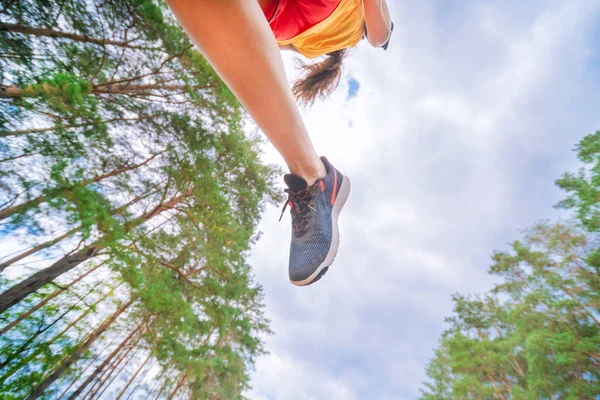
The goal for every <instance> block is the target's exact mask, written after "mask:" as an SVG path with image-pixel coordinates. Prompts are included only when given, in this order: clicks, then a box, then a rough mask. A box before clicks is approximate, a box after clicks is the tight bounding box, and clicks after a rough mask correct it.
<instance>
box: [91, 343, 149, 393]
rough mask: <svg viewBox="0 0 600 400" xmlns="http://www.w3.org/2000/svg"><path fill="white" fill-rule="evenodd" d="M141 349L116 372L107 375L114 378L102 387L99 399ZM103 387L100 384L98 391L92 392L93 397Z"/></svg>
mask: <svg viewBox="0 0 600 400" xmlns="http://www.w3.org/2000/svg"><path fill="white" fill-rule="evenodd" d="M140 351H141V349H138V350H136V352H135V353H133V354H132V355H131V357H129V358H128V359H127V361H126V362H125V363H124V364H123V365H122V366H121V368H119V370H118V371H117V372H116V373H114V374H111V375H108V376H107V379H108V378H110V377H111V376H112V378H111V379H110V381H109V382H108V383H107V384H106V386H104V388H103V389H102V391H101V392H100V393H99V394H98V396H97V397H96V398H98V399H101V398H102V395H103V394H104V392H106V390H107V389H108V388H109V387H110V385H112V383H113V382H114V381H115V379H117V377H118V376H119V375H121V372H122V371H123V369H125V367H126V366H127V364H129V362H130V361H131V360H132V359H133V357H135V356H136V355H137V353H138V352H140ZM113 371H114V369H113ZM101 388H102V386H100V387H99V388H98V389H96V392H94V393H93V394H92V397H91V398H94V396H95V395H96V393H97V392H98V390H100V389H101Z"/></svg>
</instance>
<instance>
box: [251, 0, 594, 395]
mask: <svg viewBox="0 0 600 400" xmlns="http://www.w3.org/2000/svg"><path fill="white" fill-rule="evenodd" d="M388 4H389V8H390V10H391V13H392V18H393V20H394V25H395V29H394V34H393V36H392V40H391V42H390V46H389V48H388V50H387V51H383V50H381V49H373V48H370V47H369V46H368V45H367V44H366V43H360V44H359V46H358V47H357V48H356V50H355V51H354V53H353V54H352V56H351V57H350V58H349V59H348V60H347V61H346V64H345V70H344V76H343V79H342V83H341V85H340V88H339V89H338V90H337V91H336V93H335V94H334V95H333V96H332V97H331V98H330V99H329V100H327V101H325V102H320V103H317V104H316V105H315V106H313V107H312V108H311V109H305V110H303V111H302V113H303V116H304V118H305V123H306V125H307V127H308V130H309V132H310V134H311V137H312V139H313V142H314V145H315V148H316V149H317V151H318V153H319V154H323V155H326V156H327V157H328V158H329V160H330V161H331V162H332V163H333V164H334V165H335V166H336V167H337V168H338V169H340V170H341V171H342V172H343V173H344V174H345V175H347V176H349V177H350V180H351V182H352V192H351V194H350V198H349V200H348V203H347V204H346V206H345V208H344V211H343V212H342V214H341V216H340V232H341V233H340V234H341V245H340V249H339V253H338V256H337V259H336V261H335V263H334V265H333V266H332V267H331V268H330V269H329V272H328V274H327V275H326V276H325V277H324V278H323V279H322V280H321V281H319V282H318V283H316V284H315V285H312V286H309V287H303V288H298V287H295V286H293V285H291V284H290V283H289V281H288V272H287V262H288V260H287V258H288V251H289V240H290V234H291V233H290V217H289V216H287V217H284V219H283V220H282V222H281V223H278V222H277V220H278V217H279V215H278V213H279V208H278V207H275V206H273V207H270V208H269V209H268V210H267V212H266V213H265V215H264V218H263V221H262V223H261V226H260V230H261V231H262V232H263V236H262V238H261V240H260V241H259V243H258V244H257V245H256V246H255V247H254V248H253V250H252V254H251V257H250V262H251V264H252V266H253V268H254V270H255V272H256V276H257V279H258V281H259V282H260V283H261V284H262V286H263V288H264V292H265V302H266V314H267V316H268V318H270V319H271V321H272V322H271V327H272V329H273V331H274V332H275V334H274V335H272V336H269V337H267V338H266V348H267V350H269V352H270V353H269V354H268V355H266V356H263V357H261V358H260V359H259V360H258V362H257V364H256V369H255V371H254V372H253V373H252V382H251V383H252V386H253V389H252V391H251V392H249V394H248V396H249V397H250V399H252V400H308V399H315V400H321V399H323V400H330V399H343V400H346V399H348V400H352V399H369V400H370V399H375V400H388V399H390V400H391V399H397V400H412V399H417V398H418V396H419V388H420V387H422V382H423V380H424V379H425V372H424V371H425V366H426V363H427V361H428V360H429V359H430V358H431V357H432V356H433V351H434V348H435V346H436V344H437V340H438V337H439V335H440V334H441V333H442V331H443V330H444V322H443V320H444V318H445V317H447V316H450V315H451V313H452V303H451V300H450V296H451V294H452V293H455V292H459V293H463V294H464V293H483V292H485V291H487V290H488V289H490V287H491V286H492V285H493V283H494V282H495V281H494V279H493V278H492V277H490V276H489V275H488V274H487V269H488V267H489V266H490V264H491V260H490V257H491V255H492V253H493V251H494V250H504V249H507V247H508V244H509V243H510V242H512V241H513V240H515V239H517V238H518V237H519V234H520V231H521V230H522V229H525V228H527V227H528V226H531V225H532V224H533V223H535V222H536V221H539V220H542V219H548V218H562V217H565V215H564V214H561V212H560V211H559V210H556V209H555V208H554V207H553V205H554V204H556V203H557V202H558V201H559V200H560V199H562V197H563V194H562V193H561V191H560V190H559V189H558V188H557V187H555V185H554V181H555V180H556V179H557V178H558V177H559V176H560V175H561V174H562V173H564V172H566V171H573V170H575V169H576V168H577V167H578V163H577V160H576V157H575V154H574V152H573V151H572V149H573V147H574V145H575V144H576V143H577V142H578V141H579V140H580V139H581V138H582V137H583V136H584V135H586V134H588V133H592V132H593V131H595V130H597V129H600V113H599V112H598V110H599V109H600V90H598V87H599V83H600V1H598V0H583V1H578V0H571V1H564V0H563V1H551V0H546V1H529V2H523V1H484V2H483V1H466V0H464V1H449V0H423V1H414V0H400V1H398V0H393V1H388ZM294 58H295V56H294V55H292V54H284V62H285V64H286V69H287V72H288V77H289V79H290V80H292V79H293V77H294V76H295V74H296V72H295V68H294ZM265 160H267V161H269V162H276V163H279V164H281V165H283V163H282V159H281V158H280V157H279V156H278V155H277V153H276V152H275V151H274V149H273V148H272V147H271V146H269V145H265ZM282 188H283V185H282Z"/></svg>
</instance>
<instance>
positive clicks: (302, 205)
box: [279, 185, 317, 237]
mask: <svg viewBox="0 0 600 400" xmlns="http://www.w3.org/2000/svg"><path fill="white" fill-rule="evenodd" d="M316 186H317V185H313V186H311V187H307V188H306V189H301V190H296V191H292V190H290V189H285V192H286V193H287V194H288V199H287V201H286V202H285V204H284V205H283V208H282V209H281V216H280V217H279V221H281V218H283V214H284V213H285V210H286V209H287V207H288V205H289V206H290V208H291V213H292V227H293V229H294V234H295V235H296V237H300V236H303V235H304V234H305V233H306V231H307V230H308V222H309V219H310V212H309V209H312V210H314V211H316V210H315V208H314V207H313V206H312V205H311V202H312V199H313V198H314V197H315V190H316V189H315V188H316Z"/></svg>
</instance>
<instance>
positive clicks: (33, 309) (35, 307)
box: [0, 261, 106, 336]
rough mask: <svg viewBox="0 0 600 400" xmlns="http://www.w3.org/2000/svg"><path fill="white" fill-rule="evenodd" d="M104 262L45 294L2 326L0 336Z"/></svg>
mask: <svg viewBox="0 0 600 400" xmlns="http://www.w3.org/2000/svg"><path fill="white" fill-rule="evenodd" d="M104 263H106V261H103V262H101V263H100V264H98V265H96V266H95V267H93V268H91V269H90V270H89V271H87V272H86V273H84V274H82V275H80V276H79V277H77V279H75V280H73V281H72V282H71V283H69V284H68V285H67V286H63V287H61V288H60V289H57V290H56V291H54V292H53V293H51V294H49V295H48V296H46V297H45V298H44V300H42V301H40V302H39V303H37V304H36V305H35V306H33V307H31V308H30V309H29V310H28V311H26V312H24V313H23V314H21V315H19V317H18V318H17V319H15V320H14V321H13V322H11V323H10V324H8V325H6V326H5V327H4V328H2V330H0V336H2V335H4V334H5V333H6V332H8V331H10V330H11V329H12V328H14V327H15V326H17V325H18V324H19V322H21V321H23V320H24V319H25V318H27V317H29V316H30V315H31V314H33V313H34V312H36V311H37V310H39V309H40V308H42V307H43V306H44V305H46V303H48V302H49V301H50V300H52V299H53V298H55V297H56V296H58V295H59V294H61V293H62V292H64V291H65V290H67V289H69V288H70V287H71V286H73V285H75V284H76V283H77V282H79V281H81V280H82V279H83V278H85V277H86V276H88V275H89V274H91V273H92V272H94V271H95V270H97V269H98V268H100V267H101V266H102V265H104Z"/></svg>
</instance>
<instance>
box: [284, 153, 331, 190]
mask: <svg viewBox="0 0 600 400" xmlns="http://www.w3.org/2000/svg"><path fill="white" fill-rule="evenodd" d="M290 171H291V172H292V173H293V174H296V175H298V176H300V177H302V178H304V180H305V181H306V183H308V186H312V185H313V184H314V183H315V181H316V180H317V179H321V178H324V177H325V176H327V170H326V169H325V165H323V162H322V161H321V159H320V158H317V160H316V162H314V163H311V164H304V165H295V166H293V167H292V166H290Z"/></svg>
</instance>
